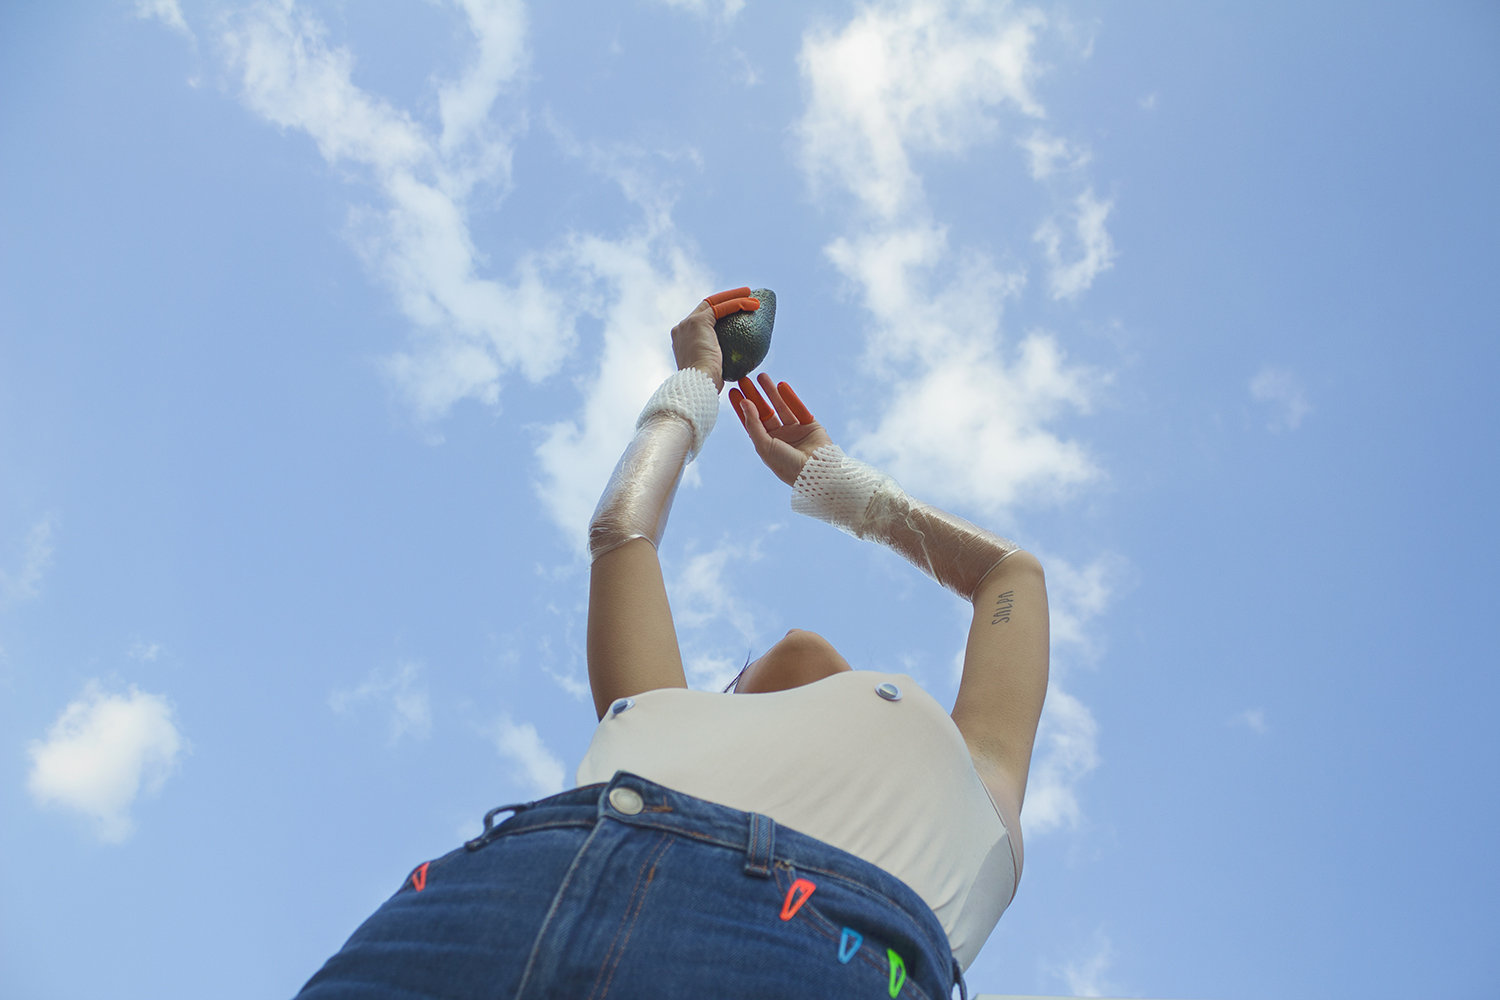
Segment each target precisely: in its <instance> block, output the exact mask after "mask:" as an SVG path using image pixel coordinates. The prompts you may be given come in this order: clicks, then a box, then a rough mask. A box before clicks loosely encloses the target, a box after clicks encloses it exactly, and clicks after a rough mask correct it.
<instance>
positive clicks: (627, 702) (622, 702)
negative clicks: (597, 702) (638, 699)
mask: <svg viewBox="0 0 1500 1000" xmlns="http://www.w3.org/2000/svg"><path fill="white" fill-rule="evenodd" d="M633 707H635V699H634V698H616V699H615V700H614V702H613V703H612V704H611V705H610V706H609V714H610V715H619V714H620V713H621V712H623V711H625V710H626V709H627V708H633Z"/></svg>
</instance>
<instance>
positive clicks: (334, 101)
mask: <svg viewBox="0 0 1500 1000" xmlns="http://www.w3.org/2000/svg"><path fill="white" fill-rule="evenodd" d="M463 8H464V11H465V13H466V15H467V16H468V26H469V29H470V32H471V34H472V35H473V37H474V41H475V48H476V56H475V58H474V61H473V63H472V64H471V65H470V67H469V68H468V70H467V71H466V72H465V73H464V74H463V75H462V76H460V77H459V78H458V79H457V80H454V81H451V82H449V83H445V84H442V85H440V86H439V88H438V95H437V96H438V106H439V110H440V118H441V125H440V128H439V129H438V130H437V131H436V134H434V132H433V130H432V129H430V128H428V127H425V126H424V125H423V124H422V123H420V122H418V121H416V120H414V119H413V118H412V117H411V116H410V115H408V114H407V113H405V112H403V111H400V110H398V109H396V108H394V107H392V106H391V105H390V104H388V103H387V102H385V101H383V100H381V99H380V98H378V97H376V96H373V95H371V94H369V93H367V92H365V91H364V90H362V89H361V88H359V87H357V86H355V84H354V83H353V80H352V74H353V68H354V57H353V55H352V54H351V53H350V52H349V51H348V50H346V49H342V48H336V47H334V46H332V45H331V44H330V43H329V42H328V40H327V31H326V29H325V28H324V27H323V25H322V24H321V23H320V22H319V21H317V19H316V18H314V17H312V16H311V15H309V14H307V13H305V12H302V11H300V10H298V9H296V8H295V7H294V6H293V4H292V3H291V2H290V0H270V2H264V3H260V4H257V5H255V6H254V7H251V8H249V9H248V10H246V11H244V12H242V13H240V14H239V15H238V16H237V17H236V18H235V19H234V20H233V22H232V27H231V28H230V29H229V30H228V31H226V32H225V33H224V35H223V37H222V43H223V48H224V52H225V54H226V60H227V62H228V64H229V66H230V67H231V69H232V70H233V71H234V72H235V73H236V75H237V76H238V78H239V83H240V92H241V98H242V100H243V101H244V104H245V106H246V107H247V108H248V109H249V110H250V111H252V112H253V113H255V114H257V115H259V116H260V117H262V118H264V119H265V120H266V121H268V122H271V123H272V124H275V125H277V126H279V127H281V128H284V129H290V130H293V131H297V132H301V133H304V134H306V135H307V136H308V137H310V138H311V139H312V140H313V141H314V142H315V143H316V144H317V147H318V150H319V152H320V153H321V154H322V156H323V158H324V159H325V160H327V161H328V163H329V164H330V165H334V166H338V167H342V168H349V169H352V170H353V171H354V172H355V176H356V177H357V176H359V175H361V174H362V175H363V176H365V177H366V178H368V181H369V182H370V183H371V184H372V185H373V187H374V188H375V190H376V191H378V193H379V196H380V199H381V203H380V204H379V205H378V206H371V207H364V208H358V209H356V210H354V211H353V212H351V217H350V228H349V232H350V237H351V239H352V240H353V241H354V244H355V247H356V249H357V250H359V252H360V253H361V254H362V255H363V256H364V258H365V260H366V262H367V263H368V265H369V266H370V267H371V269H372V270H373V271H374V272H375V273H377V274H378V275H380V276H381V277H382V278H383V279H384V280H385V281H386V283H387V284H388V286H389V287H390V289H391V291H392V293H393V295H394V296H395V298H396V301H397V302H398V303H399V305H400V307H401V309H402V311H403V312H404V313H405V314H406V316H407V317H408V318H409V319H410V320H411V321H412V322H413V323H414V324H415V325H416V326H417V328H418V331H419V335H418V338H417V343H416V344H415V346H414V347H413V348H411V349H409V350H407V351H404V352H400V353H398V354H396V355H394V356H393V357H391V358H390V359H389V361H388V365H387V369H388V371H389V373H390V374H391V376H392V377H393V378H394V379H395V381H396V382H397V384H398V385H399V386H400V387H401V388H402V390H403V391H404V392H405V394H406V395H407V397H408V399H409V400H410V402H411V403H412V404H413V406H414V407H415V409H416V411H417V412H418V413H419V415H421V416H422V417H424V418H436V417H439V416H441V415H443V414H444V413H446V412H447V410H448V409H449V408H450V407H451V406H453V405H454V404H455V403H457V402H458V401H460V400H462V399H476V400H479V401H481V402H484V403H488V404H494V403H497V402H498V400H499V393H500V387H501V380H502V377H503V376H504V375H505V374H506V373H507V372H510V371H518V372H520V373H521V374H522V375H523V376H524V377H525V378H527V379H529V380H532V381H539V380H541V379H544V378H546V377H548V376H550V375H552V374H555V373H556V372H557V371H558V370H559V369H560V367H561V365H562V363H563V360H564V359H565V358H566V357H567V355H568V353H569V352H570V351H571V350H572V347H573V344H574V341H575V333H574V310H573V309H572V307H571V306H570V305H569V304H568V300H567V298H566V297H565V296H563V295H562V294H561V293H560V292H558V291H557V290H556V289H555V287H554V286H553V284H552V283H551V282H549V281H548V280H547V276H546V274H545V272H546V270H547V267H548V266H549V262H550V258H549V257H548V255H547V254H545V253H543V252H533V253H529V254H525V255H522V256H521V257H520V259H518V260H517V261H516V262H515V263H514V266H513V268H512V271H511V275H510V277H509V278H508V279H507V280H499V279H496V278H492V277H485V276H482V275H481V274H480V273H479V271H480V259H479V254H478V253H477V251H476V250H475V247H474V243H473V239H472V237H471V234H470V229H469V223H468V218H467V214H466V205H467V201H466V200H467V198H468V196H469V194H470V192H471V191H472V189H473V188H474V187H475V185H476V184H478V183H481V182H483V183H486V184H490V185H494V186H496V187H498V188H500V189H501V190H505V189H507V188H508V187H509V184H510V173H511V156H512V139H511V133H513V132H514V133H518V132H520V131H522V130H524V128H525V117H524V115H523V114H521V113H520V112H519V111H517V112H516V113H515V114H514V115H513V116H512V117H511V119H510V120H509V122H508V123H507V124H506V125H505V126H504V127H502V126H501V125H498V124H496V121H495V119H494V117H493V108H494V105H495V103H496V102H497V100H499V98H500V97H501V95H502V94H503V93H505V92H506V91H507V90H508V89H510V88H515V87H517V86H519V84H518V80H519V78H520V77H521V75H522V74H521V71H522V69H523V68H524V66H525V65H526V52H525V44H524V37H525V30H526V21H525V10H524V7H523V6H522V4H521V3H520V2H519V0H497V2H491V3H480V2H477V0H465V2H464V3H463Z"/></svg>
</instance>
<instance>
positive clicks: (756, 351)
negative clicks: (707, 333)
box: [714, 288, 776, 382]
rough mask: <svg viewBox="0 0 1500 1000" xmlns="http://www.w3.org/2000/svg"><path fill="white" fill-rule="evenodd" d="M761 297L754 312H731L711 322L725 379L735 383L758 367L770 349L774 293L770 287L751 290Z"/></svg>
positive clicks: (774, 317)
mask: <svg viewBox="0 0 1500 1000" xmlns="http://www.w3.org/2000/svg"><path fill="white" fill-rule="evenodd" d="M750 294H751V295H753V296H754V297H755V298H757V299H760V308H759V309H757V310H755V312H737V313H730V314H729V315H728V316H725V317H724V318H723V319H721V320H718V321H717V322H715V323H714V333H716V334H718V335H719V350H720V351H721V352H723V354H724V381H725V382H738V381H739V380H740V379H742V378H744V377H745V376H746V375H749V374H750V373H751V372H753V371H755V369H757V368H759V367H760V363H761V362H762V361H764V360H766V352H768V351H770V349H771V327H772V326H773V325H774V324H775V323H776V293H775V292H773V291H771V290H770V289H769V288H757V289H754V290H753V291H751V292H750Z"/></svg>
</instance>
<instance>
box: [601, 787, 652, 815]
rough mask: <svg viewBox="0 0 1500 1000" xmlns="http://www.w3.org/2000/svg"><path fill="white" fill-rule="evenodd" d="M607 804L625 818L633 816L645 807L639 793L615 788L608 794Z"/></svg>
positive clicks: (630, 789) (628, 789)
mask: <svg viewBox="0 0 1500 1000" xmlns="http://www.w3.org/2000/svg"><path fill="white" fill-rule="evenodd" d="M609 804H610V805H612V806H614V807H615V809H616V810H618V811H619V812H622V813H624V814H625V815H626V816H634V815H635V814H636V813H638V812H640V811H641V810H642V809H644V808H645V806H646V803H645V801H644V800H643V799H642V798H641V793H640V792H638V791H636V790H635V789H634V788H616V789H615V790H614V791H612V792H610V793H609Z"/></svg>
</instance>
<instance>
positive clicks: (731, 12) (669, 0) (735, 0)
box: [655, 0, 745, 21]
mask: <svg viewBox="0 0 1500 1000" xmlns="http://www.w3.org/2000/svg"><path fill="white" fill-rule="evenodd" d="M655 2H656V3H658V4H661V5H662V6H665V7H676V8H677V9H678V10H685V11H690V12H691V13H694V14H708V13H710V12H712V11H713V9H714V8H715V7H717V8H718V11H719V16H720V17H722V18H723V19H724V20H726V21H727V20H729V19H730V18H732V17H734V16H735V15H736V14H738V13H739V12H740V11H742V10H744V9H745V0H720V2H719V3H717V4H715V3H711V2H710V0H655Z"/></svg>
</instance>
